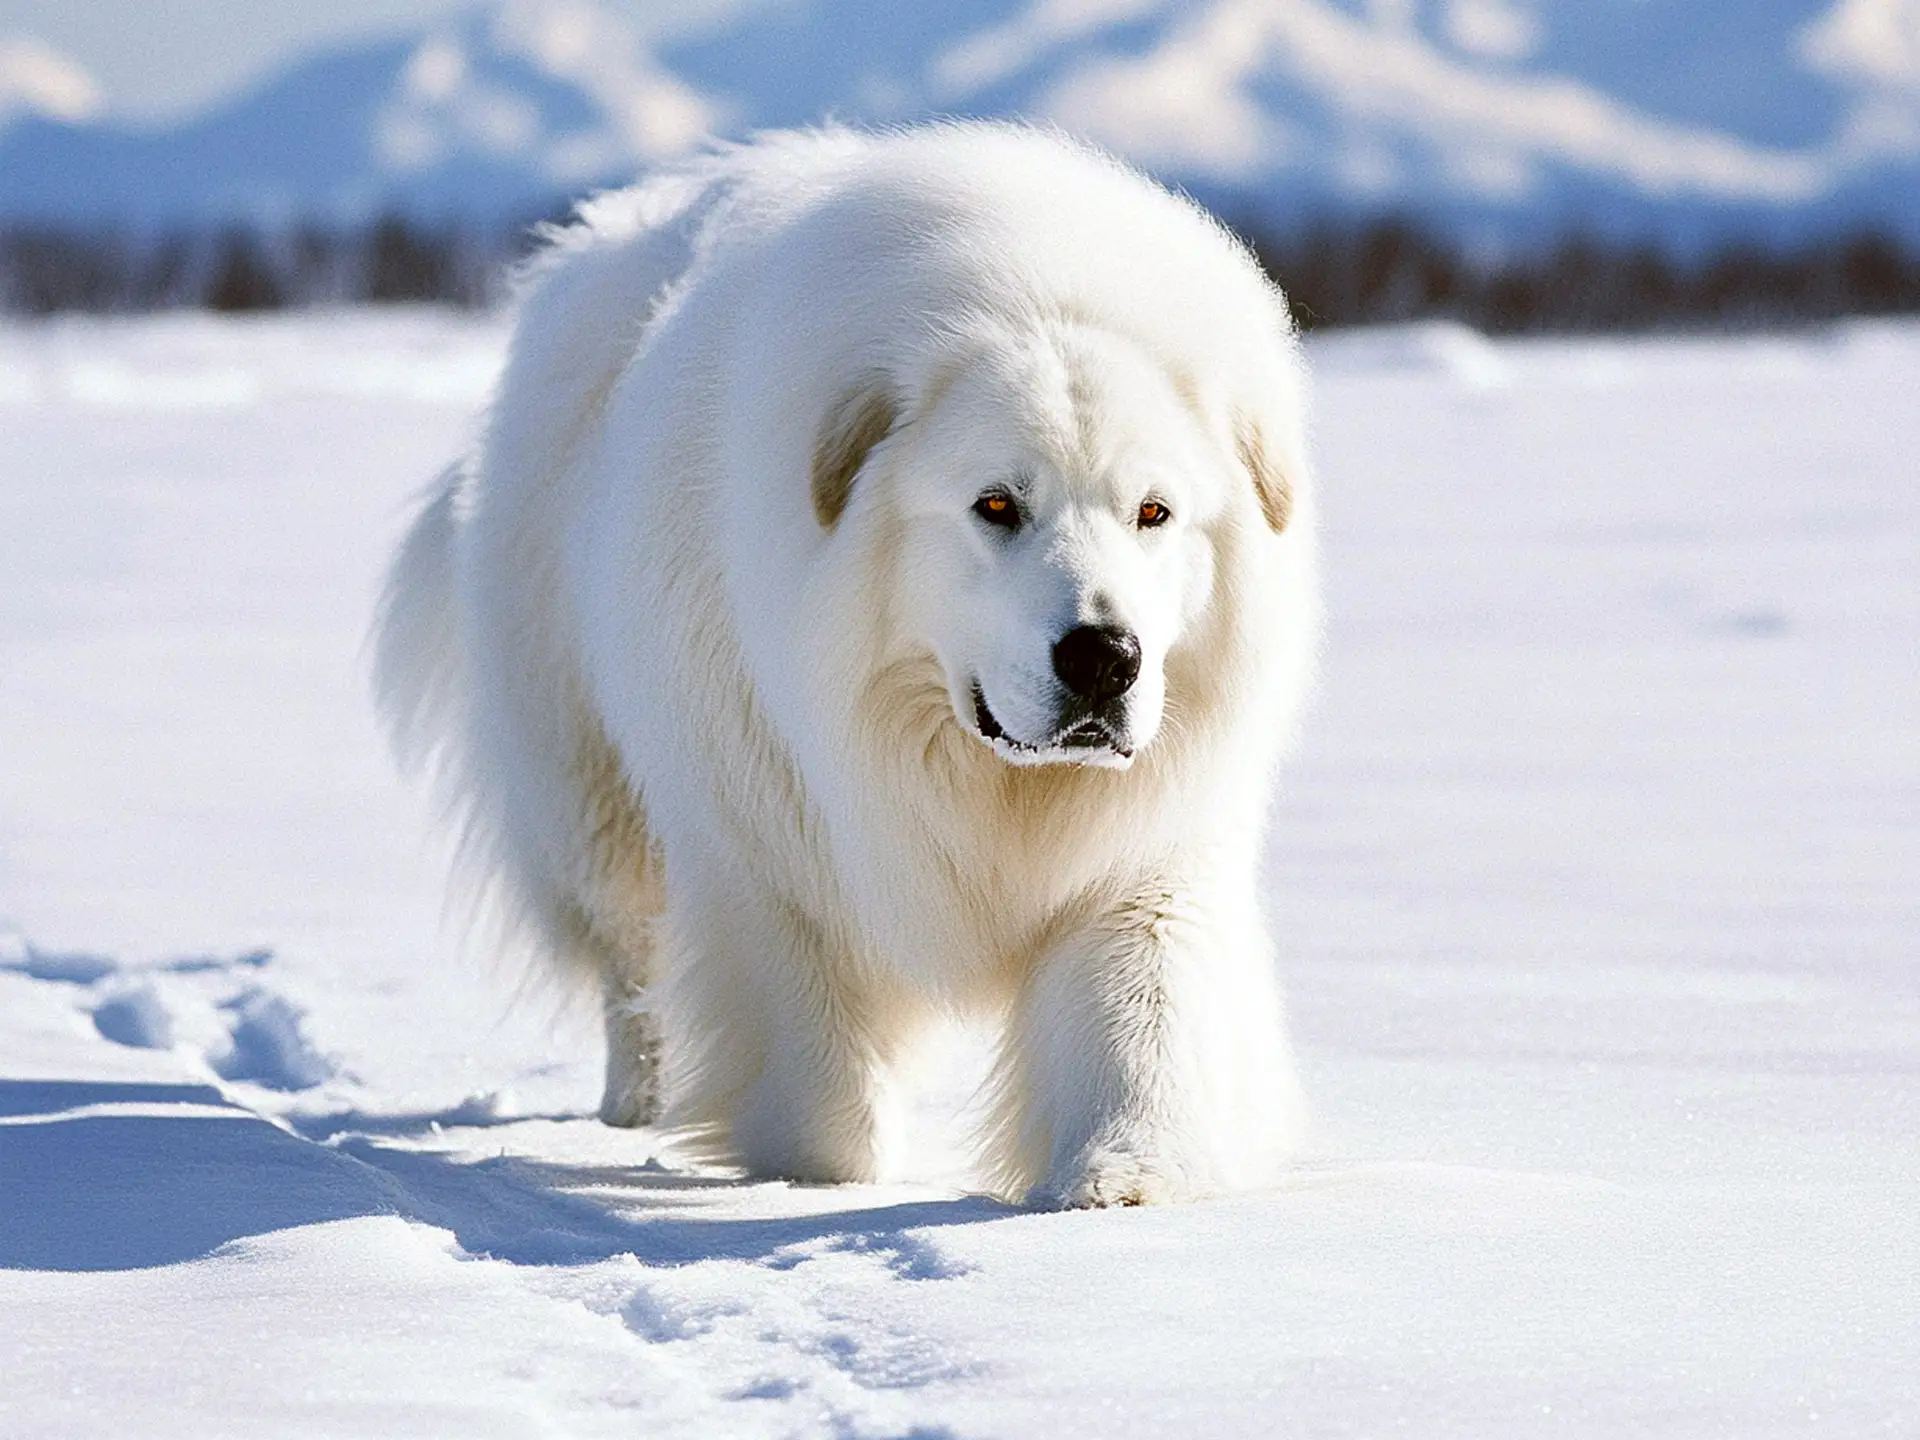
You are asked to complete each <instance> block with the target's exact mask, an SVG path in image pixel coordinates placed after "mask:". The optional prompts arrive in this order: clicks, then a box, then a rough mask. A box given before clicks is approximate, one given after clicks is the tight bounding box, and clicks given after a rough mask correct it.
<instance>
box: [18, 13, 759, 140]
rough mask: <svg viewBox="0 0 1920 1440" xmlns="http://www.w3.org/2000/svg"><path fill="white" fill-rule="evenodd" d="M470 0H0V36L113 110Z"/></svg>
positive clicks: (682, 16) (259, 71)
mask: <svg viewBox="0 0 1920 1440" xmlns="http://www.w3.org/2000/svg"><path fill="white" fill-rule="evenodd" d="M473 3H474V0H324V3H319V4H316V3H313V0H302V3H291V0H0V42H4V41H7V40H11V39H22V38H31V39H36V40H39V41H41V42H42V43H43V44H46V45H49V46H51V47H52V48H53V49H55V50H57V51H59V52H61V53H62V54H63V55H65V56H67V57H68V58H69V59H71V60H74V61H77V62H78V63H79V64H80V65H81V66H82V67H83V68H85V69H86V70H87V71H89V72H90V73H91V74H92V75H93V77H94V79H95V80H97V81H98V82H99V84H100V88H101V90H102V92H103V98H104V100H105V104H106V107H107V109H108V110H109V111H110V112H111V113H113V114H114V115H116V116H117V117H119V118H123V119H129V120H160V119H166V118H169V117H171V116H177V115H179V114H181V113H183V112H186V111H190V110H193V109H195V108H197V107H199V106H201V105H205V104H207V103H209V102H210V101H213V100H217V99H219V98H220V97H221V96H223V95H227V94H230V93H232V92H233V91H235V90H238V89H240V88H242V87H243V86H245V85H247V84H249V83H250V82H252V81H254V80H257V79H260V78H262V77H263V76H265V75H267V74H270V73H271V72H272V71H274V70H276V69H278V68H279V67H280V66H281V65H283V64H284V63H286V61H287V60H289V59H291V58H292V57H293V56H295V55H297V54H299V53H300V52H301V51H303V50H309V49H312V48H314V47H316V46H321V45H327V44H334V43H339V42H341V41H344V40H351V39H354V38H356V37H359V36H365V35H373V34H379V33H381V32H383V31H394V30H405V29H409V28H412V27H414V26H416V25H419V24H421V23H422V22H425V21H428V20H431V19H433V18H434V17H436V16H440V15H446V14H450V13H453V12H455V11H458V10H464V9H467V8H469V7H470V6H471V5H472V4H473ZM737 3H738V0H614V3H613V6H612V8H615V9H619V10H624V11H626V12H627V13H629V14H631V15H632V16H634V17H635V18H636V19H639V20H642V21H643V22H644V23H645V25H646V26H647V27H648V28H650V29H655V30H661V29H667V28H672V27H675V26H678V25H684V24H688V23H694V22H697V20H698V19H699V18H701V17H703V16H706V15H710V14H712V13H713V12H715V11H717V10H726V9H732V8H735V5H736V4H737Z"/></svg>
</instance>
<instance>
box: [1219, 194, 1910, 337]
mask: <svg viewBox="0 0 1920 1440" xmlns="http://www.w3.org/2000/svg"><path fill="white" fill-rule="evenodd" d="M1250 243H1251V244H1252V247H1253V250H1254V253H1255V254H1256V255H1258V256H1259V257H1260V262H1261V264H1262V265H1264V266H1265V267H1266V269H1267V272H1268V273H1269V274H1270V275H1272V276H1273V277H1274V278H1275V279H1276V280H1278V281H1279V282H1280V284H1281V285H1282V287H1283V288H1284V289H1285V290H1286V292H1287V295H1288V298H1289V299H1290V300H1291V301H1292V303H1293V308H1294V315H1295V318H1296V319H1297V320H1298V321H1299V322H1300V324H1301V325H1302V326H1303V327H1304V328H1307V329H1313V328H1316V327H1319V326H1335V325H1359V324H1382V323H1389V322H1393V321H1404V320H1426V319H1441V318H1444V319H1453V320H1460V321H1464V322H1465V323H1467V324H1470V325H1473V326H1475V327H1476V328H1478V329H1482V330H1488V331H1494V332H1500V333H1516V332H1529V331H1532V332H1551V331H1563V332H1564V331H1591V330H1636V329H1650V328H1656V327H1659V328H1675V327H1690V328H1714V329H1728V328H1736V329H1737V328H1751V327H1755V326H1765V325H1791V324H1799V323H1804V322H1807V321H1815V320H1828V319H1834V318H1837V317H1839V316H1843V315H1892V314H1906V313H1913V312H1916V311H1920V250H1916V249H1913V248H1910V247H1907V246H1903V245H1902V244H1901V243H1900V242H1899V241H1897V240H1895V239H1893V238H1891V237H1889V236H1886V235H1882V234H1877V233H1873V232H1863V233H1857V234H1853V235H1845V236H1839V237H1834V238H1830V239H1826V240H1820V241H1811V242H1806V243H1803V244H1800V245H1797V246H1793V247H1782V248H1769V247H1766V246H1762V245H1757V244H1749V243H1729V244H1725V245H1722V246H1720V247H1718V248H1716V249H1712V250H1709V251H1708V252H1706V253H1705V254H1703V255H1702V256H1700V257H1699V258H1696V259H1681V258H1677V257H1675V256H1674V255H1672V254H1671V253H1670V252H1668V251H1666V250H1664V249H1662V248H1660V247H1657V246H1654V245H1645V244H1642V245H1633V244H1627V245H1620V244H1606V243H1602V242H1600V241H1596V240H1593V239H1590V238H1587V237H1583V236H1579V235H1573V236H1569V237H1567V238H1565V239H1563V240H1561V241H1559V242H1558V243H1557V244H1549V245H1545V246H1542V247H1540V248H1538V249H1536V250H1534V251H1532V252H1530V253H1521V254H1508V255H1501V256H1497V257H1487V258H1481V257H1475V256H1474V255H1473V254H1471V253H1470V252H1469V251H1467V250H1465V249H1464V248H1462V247H1461V246H1459V245H1457V244H1454V243H1451V242H1449V241H1447V240H1445V239H1442V238H1440V237H1439V236H1437V235H1435V234H1434V233H1432V232H1430V231H1428V230H1425V229H1423V228H1422V227H1421V226H1419V225H1417V224H1414V223H1413V222H1411V221H1407V220H1399V219H1385V220H1376V221H1371V222H1368V223H1366V224H1360V225H1343V226H1333V225H1327V226H1319V227H1314V228H1310V229H1308V230H1306V231H1304V232H1302V233H1300V234H1298V235H1296V236H1293V237H1291V238H1281V237H1277V236H1274V235H1272V234H1268V233H1263V232H1261V231H1259V230H1258V229H1253V230H1252V231H1251V233H1250Z"/></svg>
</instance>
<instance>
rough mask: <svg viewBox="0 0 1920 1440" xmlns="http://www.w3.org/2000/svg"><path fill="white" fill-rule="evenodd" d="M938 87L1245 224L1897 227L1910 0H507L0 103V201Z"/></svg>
mask: <svg viewBox="0 0 1920 1440" xmlns="http://www.w3.org/2000/svg"><path fill="white" fill-rule="evenodd" d="M40 60H41V62H42V63H41V64H40V65H39V66H38V68H37V70H36V71H35V72H34V73H35V74H37V75H41V76H45V75H49V74H52V73H53V71H52V70H51V69H50V68H49V63H48V62H50V60H57V57H48V56H44V55H43V56H41V57H40ZM46 91H47V86H46V84H45V83H44V81H43V82H42V83H41V86H40V91H38V92H35V93H45V92H46ZM940 113H947V114H966V115H1005V114H1019V115H1025V116H1029V117H1033V118H1038V119H1045V120H1051V121H1054V122H1057V123H1059V124H1061V125H1064V126H1066V127H1068V128H1070V129H1073V130H1076V131H1080V132H1083V133H1086V134H1088V135H1091V136H1093V137H1094V138H1096V139H1098V140H1100V141H1103V142H1104V143H1106V144H1108V145H1110V146H1112V147H1114V148H1116V149H1118V150H1121V151H1123V152H1125V153H1126V154H1128V155H1130V156H1132V157H1133V158H1134V159H1136V160H1137V161H1139V162H1140V163H1142V164H1143V165H1146V166H1148V167H1149V168H1151V169H1153V170H1155V171H1156V172H1157V173H1159V174H1161V175H1163V176H1165V177H1166V178H1168V179H1171V180H1174V181H1177V182H1178V183H1181V184H1183V185H1186V186H1187V187H1188V188H1190V189H1192V190H1194V191H1195V192H1196V193H1198V194H1200V195H1202V196H1203V197H1205V198H1208V199H1210V200H1213V201H1215V202H1216V203H1218V204H1221V205H1222V206H1224V207H1226V208H1228V209H1230V210H1232V211H1234V212H1236V213H1239V214H1242V215H1246V216H1249V217H1251V218H1258V219H1260V220H1263V221H1264V222H1266V223H1268V224H1275V223H1284V222H1286V221H1287V220H1289V219H1293V218H1302V217H1308V216H1318V215H1324V214H1327V213H1329V212H1330V211H1331V212H1335V213H1347V214H1351V213H1355V212H1362V213H1371V212H1379V211H1383V210H1399V211H1408V212H1412V213H1416V214H1420V215H1423V216H1426V217H1427V218H1429V219H1430V220H1434V221H1438V222H1441V223H1445V224H1449V225H1452V226H1454V227H1456V228H1470V229H1472V230H1474V231H1477V232H1480V233H1484V234H1486V235H1488V236H1490V237H1493V238H1502V237H1505V238H1512V237H1515V236H1524V235H1526V234H1529V233H1544V232H1549V231H1554V230H1558V229H1561V228H1564V227H1566V226H1568V225H1572V224H1580V225H1583V226H1585V227H1588V228H1591V227H1594V226H1599V227H1601V228H1603V229H1611V230H1613V231H1615V232H1617V233H1648V234H1658V235H1662V236H1665V237H1667V238H1669V239H1685V238H1688V237H1699V236H1706V235H1722V234H1726V233H1740V232H1744V233H1757V234H1761V235H1774V236H1793V235H1798V234H1804V233H1808V232H1811V231H1817V230H1822V229H1828V228H1836V227H1839V226H1858V225H1862V224H1874V225H1879V226H1882V227H1885V228H1889V229H1893V230H1896V231H1898V232H1900V233H1902V234H1904V235H1905V236H1907V237H1908V238H1909V239H1916V238H1920V0H953V3H947V4H925V5H903V4H899V3H898V0H741V3H736V4H734V5H733V6H732V7H718V8H717V9H716V11H715V13H714V15H713V17H712V18H710V19H709V20H708V21H707V22H706V23H705V24H704V25H703V26H701V27H699V28H696V29H694V30H692V31H687V30H684V29H683V30H681V31H680V32H678V33H668V34H650V33H648V31H647V29H646V28H645V26H644V25H641V24H636V23H633V22H631V21H629V20H627V19H625V18H623V17H622V15H621V14H620V13H619V12H616V11H615V10H613V9H612V8H608V7H601V6H597V5H595V4H593V3H589V0H507V3H504V4H501V5H498V6H495V7H492V8H487V9H481V10H475V11H473V12H470V13H468V14H467V15H465V16H464V17H463V18H461V19H459V20H457V21H455V22H453V23H450V24H446V25H440V26H436V27H434V28H432V29H429V30H427V31H424V32H422V33H419V34H416V35H412V36H406V37H402V38H398V39H392V40H385V41H380V42H377V43H370V44H366V45H363V46H360V47H356V48H352V49H346V50H341V51H337V52H334V53H331V54H326V55H322V56H318V57H315V58H311V59H309V60H306V61H305V62H303V63H301V64H299V65H297V66H296V67H294V68H292V69H290V70H288V71H287V72H285V73H284V74H282V75H281V76H279V77H278V78H277V79H275V80H273V81H271V82H270V83H268V84H266V85H264V86H262V87H260V88H258V89H256V90H255V91H253V92H252V93H250V94H247V95H244V96H242V97H240V98H239V99H236V100H234V101H232V102H230V103H227V104H224V105H222V106H220V107H218V108H216V109H214V110H212V111H209V112H207V113H205V114H202V115H200V116H198V117H195V118H193V119H191V120H190V121H188V122H186V123H183V124H180V125H177V126H174V127H172V128H168V129H163V130H145V131H142V130H132V129H127V128H123V127H120V126H116V125H114V124H112V123H108V122H103V121H100V120H97V119H93V118H90V117H89V116H88V115H87V114H86V113H84V110H83V109H75V108H74V107H72V106H69V107H67V108H66V109H65V110H64V111H62V110H61V109H60V108H59V107H57V106H54V105H50V104H44V103H43V104H37V105H36V104H21V105H16V106H14V107H13V109H12V111H11V117H12V118H11V120H10V121H9V120H8V118H7V116H8V114H9V112H8V111H7V110H6V109H5V108H0V126H4V127H5V128H4V129H0V221H22V220H33V221H49V222H57V223H63V224H73V223H89V224H91V223H100V222H107V223H113V224H117V225H120V226H123V227H131V228H147V227H154V226H160V225H168V224H181V223H189V224H207V223H219V222H223V221H229V220H245V221H254V222H261V221H265V222H269V223H271V222H273V221H276V220H291V219H295V218H299V219H318V220H323V221H342V220H352V219H354V218H356V217H360V216H365V215H368V214H371V213H374V212H376V211H379V210H385V209H397V210H400V211H403V212H405V213H408V214H412V215H415V216H419V217H423V218H436V217H437V218H446V217H456V216H457V217H466V218H471V219H476V220H483V221H497V220H502V219H508V218H517V217H519V216H522V215H524V214H526V213H529V212H530V211H534V210H540V209H548V208H551V207H552V206H553V205H554V204H555V203H556V202H557V201H559V200H560V199H561V198H563V197H565V196H566V195H569V194H572V193H575V192H578V191H580V190H583V189H586V188H589V187H591V186H594V185H596V184H602V183H607V182H611V181H616V180H618V179H621V178H623V177H625V176H627V175H630V174H632V173H633V172H634V171H636V170H638V169H641V168H644V167H645V166H646V165H647V164H649V163H652V162H656V161H658V160H660V159H663V158H666V157H670V156H672V155H674V154H677V153H681V152H683V151H685V150H687V149H689V148H691V147H693V146H694V145H696V144H698V143H699V142H700V140H701V138H702V137H703V136H705V135H708V134H721V135H725V134H737V133H741V132H743V131H745V130H748V129H751V128H755V127H762V126H769V125H788V124H797V123H805V122H809V121H814V120H818V119H820V118H822V117H826V116H834V117H839V118H843V119H847V120H856V121H868V122H887V121H897V120H903V119H908V118H912V117H915V116H922V115H928V114H940Z"/></svg>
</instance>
